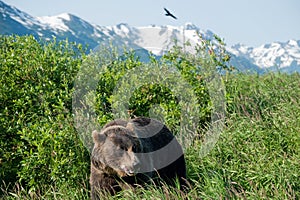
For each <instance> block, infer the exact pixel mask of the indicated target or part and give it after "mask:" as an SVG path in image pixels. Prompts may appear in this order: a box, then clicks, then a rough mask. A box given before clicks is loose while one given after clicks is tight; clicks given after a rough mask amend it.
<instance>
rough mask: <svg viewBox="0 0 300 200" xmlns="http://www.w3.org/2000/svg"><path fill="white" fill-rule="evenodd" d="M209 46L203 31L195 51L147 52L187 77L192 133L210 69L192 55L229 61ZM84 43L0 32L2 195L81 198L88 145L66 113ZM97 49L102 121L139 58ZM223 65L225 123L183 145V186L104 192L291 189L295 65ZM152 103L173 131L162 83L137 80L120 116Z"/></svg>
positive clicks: (255, 194)
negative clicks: (238, 68) (286, 69)
mask: <svg viewBox="0 0 300 200" xmlns="http://www.w3.org/2000/svg"><path fill="white" fill-rule="evenodd" d="M212 46H213V45H212V44H211V43H210V42H209V41H208V42H207V43H205V45H204V46H202V47H200V49H198V53H201V54H200V59H198V60H197V59H196V58H195V57H191V56H190V55H186V54H184V53H183V52H182V49H180V48H178V49H176V48H175V49H174V51H172V52H169V53H168V54H167V55H165V56H164V57H163V58H162V60H161V61H159V62H158V61H157V60H155V59H150V60H151V61H150V62H151V64H152V66H158V67H160V66H166V67H168V66H169V65H172V66H175V67H176V69H178V70H179V72H180V74H181V75H182V77H184V79H185V80H186V81H187V82H188V83H189V84H190V86H191V87H192V89H193V91H194V92H195V94H196V99H195V101H196V102H197V104H196V105H197V106H198V110H197V114H199V122H200V123H199V124H198V127H197V131H199V133H202V132H201V130H203V129H205V126H204V125H203V124H206V123H208V122H209V116H210V114H211V112H212V109H213V106H212V105H211V102H210V99H209V95H208V93H209V92H208V91H207V88H206V86H207V85H205V81H204V80H205V78H203V77H205V76H204V75H205V74H203V73H206V75H207V76H210V75H211V74H210V72H209V71H205V70H204V71H203V69H201V68H198V67H197V64H199V65H201V66H203V67H206V68H208V67H210V66H213V67H216V66H219V67H221V68H222V69H223V70H224V69H225V70H227V69H228V68H227V65H226V62H227V61H228V59H229V58H228V57H227V55H226V54H225V53H224V52H223V51H222V49H220V50H219V51H216V50H215V49H214V48H212ZM84 52H85V49H82V47H81V46H80V45H76V44H72V43H69V42H67V41H61V42H57V41H55V40H52V41H48V42H41V41H37V40H36V39H34V38H33V37H30V36H25V37H18V36H1V37H0V85H1V87H0V138H1V140H0V149H1V152H0V180H1V183H0V186H1V187H0V188H1V192H0V195H1V198H4V199H15V198H17V199H18V198H19V199H45V198H46V199H88V198H89V184H88V177H89V160H90V158H89V151H88V149H87V148H86V147H85V146H84V145H85V144H84V143H83V142H82V140H81V139H82V138H80V136H79V134H78V129H76V127H75V125H74V118H73V117H74V116H73V115H72V97H74V96H73V92H74V84H75V82H76V81H75V79H76V78H78V73H79V75H80V73H82V72H84V73H86V74H88V77H83V78H82V80H85V78H89V77H90V78H91V76H90V75H91V74H92V71H82V70H81V71H80V69H81V67H82V66H83V65H84V64H85V63H86V60H87V59H88V60H91V58H90V57H89V56H87V55H85V53H84ZM101 53H102V55H100V56H99V55H97V56H99V57H96V60H97V62H98V61H99V59H105V60H106V61H105V67H104V68H103V73H102V74H100V76H98V77H97V78H99V79H97V80H98V81H99V82H98V83H97V88H95V89H96V91H97V95H96V101H95V102H96V106H95V107H96V114H97V122H98V123H99V124H101V125H103V124H104V123H105V122H107V121H109V120H111V119H112V118H113V117H115V116H114V115H113V114H112V111H113V108H114V104H113V102H114V101H115V100H116V99H118V96H117V95H116V94H114V88H115V87H116V84H117V82H118V81H119V80H120V78H121V77H122V76H124V74H126V72H127V71H128V70H132V69H134V68H135V67H138V66H143V65H145V64H144V63H142V62H140V61H139V59H138V58H136V57H135V56H134V55H133V53H131V52H127V53H125V54H124V56H122V57H121V58H119V57H118V55H117V54H115V53H114V52H113V51H112V52H110V54H109V56H107V55H105V52H102V51H101ZM198 57H199V55H198ZM198 57H197V58H198ZM92 60H93V59H92ZM93 61H94V60H93ZM195 63H197V64H195ZM87 64H92V66H93V64H95V63H90V61H89V62H88V63H87ZM160 69H164V68H160ZM87 70H91V68H88V69H87ZM223 74H224V75H223V83H224V84H225V88H226V104H227V113H226V121H225V122H226V126H225V127H224V129H223V131H222V134H221V136H220V138H219V140H218V142H217V144H216V146H215V147H214V148H213V150H212V151H211V152H210V153H209V154H208V155H207V156H206V157H201V156H200V155H199V154H200V153H199V152H200V148H201V137H200V138H198V137H197V138H195V141H194V142H193V144H192V145H191V146H190V148H188V149H187V151H186V158H187V168H188V178H189V181H190V183H191V190H190V191H189V192H188V193H187V194H183V193H181V192H179V191H178V190H177V189H176V188H168V187H167V186H166V187H161V188H155V186H152V187H150V188H147V189H142V188H140V189H137V191H135V192H133V191H130V190H128V191H124V192H123V193H121V194H119V195H118V196H116V197H111V198H115V199H142V198H144V199H155V198H156V199H176V198H183V197H185V196H187V197H188V198H190V199H195V198H196V197H199V198H201V199H226V198H227V199H231V198H238V199H240V198H249V199H270V198H274V199H299V198H300V177H299V171H300V165H299V163H300V155H299V154H300V135H299V133H300V125H299V124H300V123H299V122H300V101H299V99H300V87H299V86H300V75H299V74H290V75H288V74H274V73H270V74H265V75H253V74H228V73H223ZM135 81H137V80H135ZM77 92H78V91H77ZM80 92H81V91H80ZM80 92H79V94H82V93H80ZM187 93H188V91H187ZM154 95H156V96H154ZM157 96H158V97H159V98H158V97H157ZM73 103H74V100H73ZM153 104H155V105H160V106H161V108H162V109H159V108H157V107H155V108H154V111H156V112H157V113H158V114H159V115H160V116H163V117H164V120H165V121H166V122H167V123H168V125H169V126H170V127H171V128H172V130H173V131H174V132H176V130H178V120H179V119H180V108H181V107H182V106H184V105H183V104H181V103H180V101H179V100H178V99H177V98H176V94H174V93H172V91H171V90H170V89H169V88H168V86H162V85H159V84H150V85H144V86H142V87H139V88H138V89H137V90H135V91H134V93H133V95H132V97H131V98H130V99H129V103H128V105H127V108H128V112H126V113H121V116H123V117H124V116H125V117H126V116H127V117H130V116H135V115H149V113H148V110H149V109H151V106H152V105H153ZM155 109H156V110H155ZM83 114H86V113H83ZM87 134H90V133H87ZM200 136H201V134H200Z"/></svg>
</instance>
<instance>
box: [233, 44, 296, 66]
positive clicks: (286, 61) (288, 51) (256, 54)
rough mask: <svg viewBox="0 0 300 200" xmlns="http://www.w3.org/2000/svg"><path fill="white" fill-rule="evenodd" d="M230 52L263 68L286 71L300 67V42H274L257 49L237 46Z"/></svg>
mask: <svg viewBox="0 0 300 200" xmlns="http://www.w3.org/2000/svg"><path fill="white" fill-rule="evenodd" d="M229 51H230V52H231V53H233V54H234V55H236V56H239V57H244V58H246V59H248V60H249V61H251V62H252V63H253V64H255V65H257V66H260V67H261V68H266V69H275V68H277V69H283V70H284V69H285V68H295V69H296V68H297V67H300V40H298V41H296V40H289V41H287V42H273V43H271V44H265V45H261V46H259V47H256V48H253V47H247V46H245V45H241V44H237V45H235V46H233V47H231V48H229ZM286 70H287V69H286Z"/></svg>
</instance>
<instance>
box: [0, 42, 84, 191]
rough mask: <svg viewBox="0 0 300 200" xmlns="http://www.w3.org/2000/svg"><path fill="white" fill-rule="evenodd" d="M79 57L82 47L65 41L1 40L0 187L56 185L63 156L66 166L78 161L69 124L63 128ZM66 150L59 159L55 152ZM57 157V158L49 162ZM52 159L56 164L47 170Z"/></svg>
mask: <svg viewBox="0 0 300 200" xmlns="http://www.w3.org/2000/svg"><path fill="white" fill-rule="evenodd" d="M82 51H83V50H82V48H81V46H80V45H76V44H71V43H68V42H67V41H62V42H56V41H55V39H54V40H52V41H50V42H43V41H37V40H36V39H34V38H33V37H32V36H24V37H19V36H1V37H0V60H1V63H0V85H1V88H0V99H1V101H0V102H1V103H0V137H1V141H0V148H1V152H0V179H1V180H3V181H4V182H6V183H9V182H11V183H14V182H15V181H16V180H17V179H18V178H21V179H22V180H23V181H24V182H25V183H29V184H30V186H36V185H38V184H41V183H44V181H46V180H49V181H50V180H51V181H55V180H56V179H55V178H53V177H52V175H53V173H57V172H54V170H58V169H51V168H52V167H54V166H57V167H58V166H61V167H63V166H65V165H66V164H65V162H66V157H67V155H68V156H70V157H69V158H68V159H70V160H72V159H78V158H79V157H81V156H82V149H81V150H80V151H78V152H77V153H80V154H78V155H76V154H77V153H76V154H75V153H74V151H75V150H76V151H77V150H78V149H76V148H77V147H76V146H74V144H77V145H78V142H79V141H78V139H77V138H76V132H75V131H74V130H73V128H72V124H71V123H65V121H70V119H71V114H70V110H71V106H72V105H71V103H72V101H71V100H72V99H71V95H72V88H73V79H74V77H75V75H76V73H77V71H78V69H79V67H80V64H81V57H82V56H83V55H84V54H83V53H82ZM61 126H63V127H62V128H59V127H61ZM67 131H69V132H68V133H67ZM62 134H63V135H64V136H63V135H62ZM56 137H58V140H57V138H56ZM63 137H65V138H63ZM52 139H53V140H52ZM70 140H73V141H70ZM67 144H69V145H70V146H69V148H70V149H71V151H69V150H68V151H67V152H70V154H67V153H66V154H64V155H62V156H61V155H60V151H58V150H57V149H56V148H57V147H59V146H61V147H62V145H67ZM71 144H73V145H71ZM65 147H66V146H65ZM74 148H75V149H74ZM62 149H63V148H62ZM56 151H57V154H58V156H55V157H53V154H54V152H56ZM46 154H47V156H48V157H46ZM51 155H52V156H51ZM85 156H87V153H85ZM51 158H52V160H51ZM53 159H55V160H56V163H55V164H54V165H53V166H51V163H52V164H53V162H49V161H53ZM81 159H83V158H82V157H81ZM80 162H83V161H80ZM41 166H43V167H41ZM80 166H82V165H81V164H80ZM46 168H47V169H46ZM54 168H55V167H54ZM67 170H70V169H67V168H66V169H62V171H61V172H59V173H60V174H64V173H66V174H67ZM49 171H51V173H44V172H49ZM34 176H36V177H34ZM41 177H43V178H42V179H40V178H41ZM54 177H55V176H54ZM80 177H82V176H80ZM1 184H2V183H1Z"/></svg>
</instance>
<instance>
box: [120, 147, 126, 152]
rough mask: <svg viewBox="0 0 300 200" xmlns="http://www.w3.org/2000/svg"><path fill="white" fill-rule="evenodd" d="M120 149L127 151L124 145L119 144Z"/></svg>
mask: <svg viewBox="0 0 300 200" xmlns="http://www.w3.org/2000/svg"><path fill="white" fill-rule="evenodd" d="M120 149H122V150H123V151H127V150H128V148H127V147H125V146H120Z"/></svg>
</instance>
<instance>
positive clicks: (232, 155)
mask: <svg viewBox="0 0 300 200" xmlns="http://www.w3.org/2000/svg"><path fill="white" fill-rule="evenodd" d="M225 84H226V90H227V94H228V95H227V99H228V106H227V111H228V112H227V117H226V127H225V128H224V130H223V132H222V134H221V136H220V139H219V140H218V142H217V144H216V146H215V147H214V149H213V150H212V151H211V152H210V153H209V154H208V155H207V156H206V157H204V158H201V157H200V156H199V151H200V145H199V142H197V141H195V143H194V145H193V146H191V148H190V149H188V151H187V152H186V160H187V169H188V179H189V181H190V183H191V190H190V191H189V192H188V193H187V194H183V193H181V192H180V191H178V190H177V189H174V188H168V187H167V186H164V187H160V188H156V187H155V186H153V187H150V188H147V189H143V188H138V189H137V190H136V191H131V190H126V191H123V192H122V193H120V194H118V195H117V196H115V197H110V196H105V197H103V198H104V199H105V198H107V199H182V198H186V199H197V198H198V199H300V177H299V176H300V175H299V174H300V75H299V74H292V75H287V74H267V75H263V76H257V75H245V74H244V75H242V74H241V75H240V74H237V75H230V76H228V77H226V80H225ZM88 176H89V174H86V177H88ZM87 179H88V178H86V179H84V180H78V181H77V184H75V185H71V186H70V185H68V184H67V183H66V184H65V185H64V184H62V185H60V186H55V185H41V186H40V187H39V188H36V189H35V190H34V191H30V190H28V189H24V188H22V187H21V186H20V185H16V186H14V187H5V186H3V187H2V190H3V196H2V198H3V199H89V186H88V180H87ZM7 188H9V189H7Z"/></svg>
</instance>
